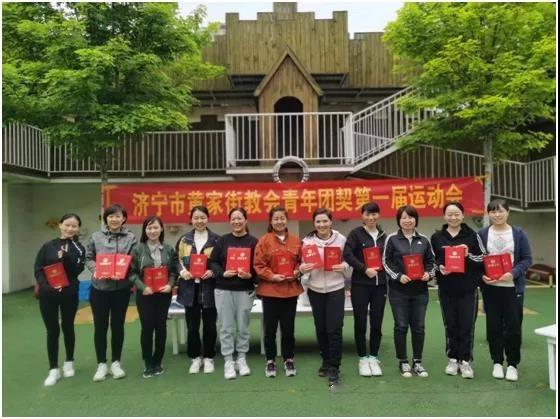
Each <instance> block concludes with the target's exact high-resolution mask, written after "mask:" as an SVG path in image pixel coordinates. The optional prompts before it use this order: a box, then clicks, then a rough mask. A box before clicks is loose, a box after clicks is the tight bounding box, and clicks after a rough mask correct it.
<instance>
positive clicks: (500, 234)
mask: <svg viewBox="0 0 560 419" xmlns="http://www.w3.org/2000/svg"><path fill="white" fill-rule="evenodd" d="M486 211H487V212H488V215H489V217H490V224H491V225H490V227H485V228H483V229H482V230H480V231H479V233H478V234H479V235H480V237H481V239H482V243H483V244H484V246H485V247H486V250H487V251H488V254H489V255H502V257H508V256H509V258H510V259H509V260H506V262H508V263H506V264H502V265H506V269H505V272H504V273H503V274H502V275H501V276H500V277H499V278H498V279H497V280H495V279H492V278H490V274H489V273H486V274H485V275H483V276H482V279H483V283H482V285H481V290H482V298H483V299H484V308H485V310H486V330H487V338H488V343H489V346H490V356H491V357H492V361H493V362H494V367H493V369H492V376H493V377H494V378H497V379H502V378H504V369H503V363H504V352H505V357H506V361H507V365H508V366H507V369H506V373H505V379H506V380H508V381H517V379H518V371H517V365H518V364H519V362H520V361H521V323H522V321H523V296H524V293H525V274H526V273H527V269H529V267H530V266H531V265H532V264H533V259H532V256H531V246H530V244H529V239H528V238H527V235H526V234H525V232H524V231H523V230H521V229H520V228H519V227H515V226H511V225H510V224H508V217H509V205H508V203H507V202H506V201H505V200H503V199H495V200H493V201H491V202H490V203H489V204H488V206H487V207H486Z"/></svg>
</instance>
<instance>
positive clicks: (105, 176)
mask: <svg viewBox="0 0 560 419" xmlns="http://www.w3.org/2000/svg"><path fill="white" fill-rule="evenodd" d="M98 166H99V176H100V177H101V188H100V194H99V195H100V197H101V205H100V206H99V209H100V213H99V214H100V215H99V220H100V223H101V228H103V197H104V195H105V186H107V184H108V183H109V173H108V171H107V156H106V155H105V156H103V157H102V158H101V159H99V161H98Z"/></svg>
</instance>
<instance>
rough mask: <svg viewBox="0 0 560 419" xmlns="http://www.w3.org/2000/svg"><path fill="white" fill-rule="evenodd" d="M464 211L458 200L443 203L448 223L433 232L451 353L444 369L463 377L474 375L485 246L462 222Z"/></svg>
mask: <svg viewBox="0 0 560 419" xmlns="http://www.w3.org/2000/svg"><path fill="white" fill-rule="evenodd" d="M464 211H465V210H464V208H463V205H461V204H460V203H459V202H450V203H447V204H446V205H445V206H444V207H443V218H444V219H445V221H446V222H447V223H446V224H444V225H443V226H442V228H441V230H439V231H436V232H435V233H434V234H433V235H432V238H431V242H432V248H433V249H434V253H435V257H436V265H437V266H438V268H439V269H438V271H437V272H436V275H437V281H438V293H439V301H440V305H441V313H442V316H443V324H444V327H445V353H446V354H447V357H448V363H447V366H446V367H445V373H446V374H447V375H457V373H458V372H461V376H462V377H463V378H474V371H473V369H472V365H471V362H472V360H473V343H474V327H475V322H476V314H477V310H478V291H477V287H478V284H479V283H480V279H481V277H482V255H483V254H484V246H483V245H482V242H481V240H480V237H479V236H478V234H476V232H475V231H474V230H473V229H471V228H470V227H469V226H468V225H467V224H465V223H464V222H463V221H464V219H465V216H464V214H463V213H464Z"/></svg>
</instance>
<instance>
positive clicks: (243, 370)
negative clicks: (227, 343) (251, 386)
mask: <svg viewBox="0 0 560 419" xmlns="http://www.w3.org/2000/svg"><path fill="white" fill-rule="evenodd" d="M236 365H237V370H238V371H239V376H240V377H245V376H247V375H250V374H251V370H250V369H249V365H247V360H246V359H245V358H237V362H236Z"/></svg>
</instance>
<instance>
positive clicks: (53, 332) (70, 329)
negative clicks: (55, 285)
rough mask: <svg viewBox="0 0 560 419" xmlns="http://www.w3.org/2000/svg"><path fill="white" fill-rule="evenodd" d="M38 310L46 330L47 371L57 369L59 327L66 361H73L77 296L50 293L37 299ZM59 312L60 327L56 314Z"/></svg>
mask: <svg viewBox="0 0 560 419" xmlns="http://www.w3.org/2000/svg"><path fill="white" fill-rule="evenodd" d="M39 310H40V311H41V317H42V318H43V322H44V323H45V327H46V328H47V353H48V356H49V365H50V367H49V369H53V368H58V338H59V336H60V326H62V333H63V335H64V347H65V348H66V361H73V360H74V346H75V344H76V336H75V333H74V318H75V317H76V312H77V311H78V294H70V295H63V294H62V293H59V292H51V293H48V294H46V295H44V296H41V298H39ZM59 312H60V320H61V321H60V325H59V322H58V318H59V317H58V314H59Z"/></svg>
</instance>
